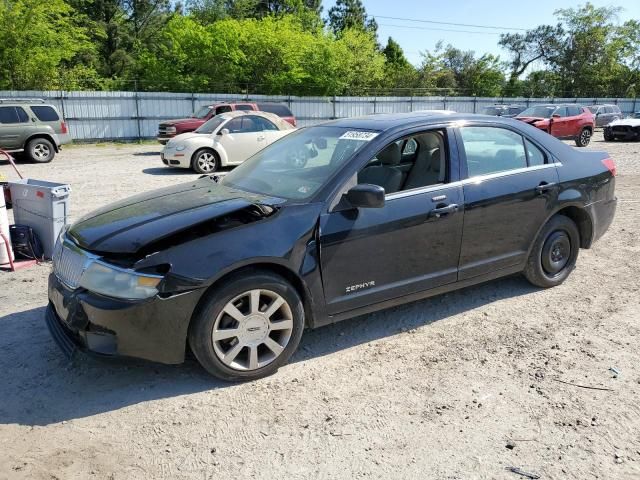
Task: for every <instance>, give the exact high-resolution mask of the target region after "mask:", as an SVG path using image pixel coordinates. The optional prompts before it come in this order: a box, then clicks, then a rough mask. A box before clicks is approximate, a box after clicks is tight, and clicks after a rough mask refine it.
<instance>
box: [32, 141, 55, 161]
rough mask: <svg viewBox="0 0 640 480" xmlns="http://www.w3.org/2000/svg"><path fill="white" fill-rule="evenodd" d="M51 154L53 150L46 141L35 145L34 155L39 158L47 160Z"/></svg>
mask: <svg viewBox="0 0 640 480" xmlns="http://www.w3.org/2000/svg"><path fill="white" fill-rule="evenodd" d="M50 154H51V150H50V149H49V147H48V146H47V145H45V144H44V143H37V144H36V145H35V146H34V147H33V156H34V157H36V158H37V159H38V160H46V159H47V158H49V155H50Z"/></svg>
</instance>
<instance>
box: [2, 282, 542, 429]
mask: <svg viewBox="0 0 640 480" xmlns="http://www.w3.org/2000/svg"><path fill="white" fill-rule="evenodd" d="M534 291H536V289H535V288H534V287H532V286H530V285H529V284H528V283H527V282H526V281H525V280H524V279H522V278H520V277H509V278H506V279H502V280H498V281H494V282H491V283H487V284H484V285H481V286H476V287H469V288H467V289H464V290H460V291H458V292H453V293H449V294H445V295H441V296H438V297H434V298H431V299H427V300H423V301H419V302H415V303H411V304H408V305H404V306H400V307H396V308H393V309H389V310H385V311H382V312H378V313H374V314H371V315H366V316H361V317H358V318H355V319H352V320H346V321H344V322H341V323H338V324H335V325H330V326H327V327H324V328H320V329H317V330H312V331H306V332H305V334H304V336H303V338H302V342H301V344H300V347H299V349H298V351H297V352H296V354H294V356H293V358H292V360H291V361H292V362H299V361H303V360H309V359H313V358H316V357H322V356H324V355H329V354H332V353H335V352H339V351H340V350H343V349H347V348H350V347H353V346H356V345H359V344H363V343H367V342H370V341H374V340H379V339H381V338H386V337H390V336H393V335H396V334H398V333H400V332H401V331H403V330H410V329H412V328H417V327H422V326H425V325H429V324H431V323H434V322H436V321H439V320H442V319H446V318H447V317H449V316H452V315H455V314H457V313H460V312H464V311H469V310H473V309H475V308H478V307H481V306H483V305H486V304H490V303H492V302H495V301H498V300H502V299H506V298H510V297H515V296H520V295H525V294H528V293H531V292H534ZM44 310H45V309H44V307H41V308H36V309H32V310H27V311H24V312H19V313H13V314H10V315H7V316H4V317H0V328H1V329H2V332H3V333H2V336H0V351H1V352H2V355H1V356H0V399H1V401H0V425H2V424H12V423H16V424H20V425H34V426H36V425H48V424H52V423H58V422H61V421H65V420H71V419H75V418H83V417H87V416H91V415H95V414H100V413H106V412H110V411H114V410H118V409H120V408H124V407H128V406H131V405H135V404H138V403H142V402H146V401H149V400H155V399H160V398H168V397H176V396H180V395H187V394H190V393H196V392H202V391H206V390H213V389H222V388H233V384H228V383H224V382H220V381H218V380H216V379H214V378H213V377H210V376H209V375H208V374H207V373H206V372H205V371H204V370H203V369H202V368H200V366H199V365H198V364H197V362H196V361H195V360H193V359H192V358H189V359H187V361H186V362H185V363H184V364H183V365H176V366H167V365H158V364H151V363H147V362H142V361H134V360H120V361H110V360H97V359H94V358H92V357H87V356H86V355H82V354H80V355H77V356H76V358H75V360H74V361H73V362H69V361H67V360H66V358H65V357H64V356H63V355H62V353H61V352H60V351H59V350H58V347H57V345H55V343H54V341H53V339H52V338H51V337H50V335H49V332H48V330H47V328H46V326H45V323H44ZM486 321H491V319H490V317H489V318H488V319H487V320H486ZM514 321H517V319H514ZM479 326H480V325H479ZM338 354H339V353H338ZM276 375H277V374H276Z"/></svg>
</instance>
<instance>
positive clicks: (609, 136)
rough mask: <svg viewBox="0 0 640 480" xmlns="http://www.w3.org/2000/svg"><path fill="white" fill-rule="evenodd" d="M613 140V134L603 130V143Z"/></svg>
mask: <svg viewBox="0 0 640 480" xmlns="http://www.w3.org/2000/svg"><path fill="white" fill-rule="evenodd" d="M614 140H615V138H614V136H613V134H612V133H611V132H610V131H609V130H607V129H606V128H605V129H604V141H605V142H613V141H614Z"/></svg>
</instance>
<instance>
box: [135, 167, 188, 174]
mask: <svg viewBox="0 0 640 480" xmlns="http://www.w3.org/2000/svg"><path fill="white" fill-rule="evenodd" d="M142 173H146V174H147V175H197V173H196V172H193V171H191V170H189V169H188V168H173V167H151V168H145V169H144V170H142Z"/></svg>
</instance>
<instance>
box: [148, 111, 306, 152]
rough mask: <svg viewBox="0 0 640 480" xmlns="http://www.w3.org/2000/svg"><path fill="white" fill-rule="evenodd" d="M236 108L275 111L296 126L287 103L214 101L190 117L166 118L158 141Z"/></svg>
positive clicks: (190, 130) (164, 140) (186, 130)
mask: <svg viewBox="0 0 640 480" xmlns="http://www.w3.org/2000/svg"><path fill="white" fill-rule="evenodd" d="M234 110H255V111H261V112H269V113H273V114H275V115H278V116H279V117H280V118H282V119H283V120H285V121H287V122H289V123H290V124H291V125H293V126H294V127H295V126H296V117H294V116H293V113H291V110H289V108H288V107H287V106H286V105H282V104H281V103H251V102H243V103H214V104H212V105H207V106H204V107H200V108H199V109H198V110H196V111H195V112H194V114H193V115H191V117H189V118H179V119H177V120H166V121H164V122H162V123H161V124H160V125H159V126H158V142H160V143H161V144H162V145H165V144H166V143H167V142H168V141H169V140H171V139H172V138H173V137H175V136H176V135H180V134H181V133H187V132H193V131H194V130H196V129H197V128H198V127H200V126H201V125H203V124H204V123H205V122H206V121H207V120H209V119H210V118H211V117H215V116H216V115H220V114H221V113H225V112H232V111H234Z"/></svg>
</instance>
